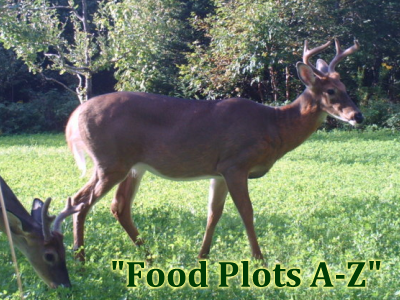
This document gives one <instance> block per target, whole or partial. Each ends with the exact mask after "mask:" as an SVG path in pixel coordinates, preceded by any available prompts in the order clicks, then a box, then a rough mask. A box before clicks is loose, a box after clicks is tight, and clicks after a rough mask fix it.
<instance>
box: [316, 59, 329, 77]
mask: <svg viewBox="0 0 400 300" xmlns="http://www.w3.org/2000/svg"><path fill="white" fill-rule="evenodd" d="M316 67H317V69H318V70H320V71H321V72H322V73H324V74H326V73H328V69H329V66H328V64H327V63H326V62H325V61H324V60H323V59H318V60H317V65H316Z"/></svg>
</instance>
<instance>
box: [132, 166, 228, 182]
mask: <svg viewBox="0 0 400 300" xmlns="http://www.w3.org/2000/svg"><path fill="white" fill-rule="evenodd" d="M145 171H149V172H150V173H152V174H154V175H157V176H159V177H161V178H165V179H170V180H175V181H190V180H200V179H211V178H217V177H220V176H221V175H219V174H206V173H204V172H203V173H198V174H196V173H195V172H188V171H185V170H182V171H180V170H179V169H174V170H168V171H166V170H159V169H156V168H155V167H153V166H150V165H148V164H144V163H138V164H136V165H134V166H133V168H132V172H134V173H136V172H139V173H144V172H145Z"/></svg>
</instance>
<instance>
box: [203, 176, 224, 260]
mask: <svg viewBox="0 0 400 300" xmlns="http://www.w3.org/2000/svg"><path fill="white" fill-rule="evenodd" d="M227 194H228V187H227V186H226V183H225V180H224V179H223V178H213V179H211V182H210V192H209V199H208V217H207V227H206V232H205V234H204V238H203V245H202V246H201V250H200V253H199V258H206V257H207V255H208V254H209V253H210V247H211V242H212V237H213V234H214V231H215V227H216V225H217V223H218V221H219V219H220V218H221V215H222V211H223V209H224V205H225V199H226V196H227Z"/></svg>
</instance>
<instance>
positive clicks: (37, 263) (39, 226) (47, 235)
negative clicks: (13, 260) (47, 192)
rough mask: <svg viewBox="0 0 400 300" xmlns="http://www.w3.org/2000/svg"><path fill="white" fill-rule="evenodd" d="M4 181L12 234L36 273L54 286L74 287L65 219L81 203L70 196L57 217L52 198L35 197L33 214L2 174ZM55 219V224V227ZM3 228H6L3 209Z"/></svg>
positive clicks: (0, 228)
mask: <svg viewBox="0 0 400 300" xmlns="http://www.w3.org/2000/svg"><path fill="white" fill-rule="evenodd" d="M0 184H1V190H2V192H3V198H4V202H5V207H6V211H7V218H8V221H9V225H10V230H11V235H12V238H13V242H14V244H15V245H16V247H17V248H18V249H19V250H20V251H21V252H22V253H23V254H24V255H25V256H26V258H27V259H28V260H29V262H30V264H31V265H32V267H33V268H34V269H35V271H36V273H37V274H38V275H39V276H40V277H41V278H42V279H43V280H44V281H45V282H46V283H47V285H48V286H50V287H51V288H56V287H58V286H64V287H70V286H71V282H70V281H69V276H68V270H67V266H66V264H65V248H64V244H63V238H64V237H63V235H62V234H61V223H62V221H63V220H64V219H65V218H66V217H67V216H69V215H71V214H73V213H75V212H77V211H78V210H79V208H80V207H79V206H76V207H73V206H71V199H68V201H67V205H66V207H65V209H64V210H63V211H62V212H61V213H60V214H59V215H58V216H57V217H55V216H49V214H48V210H49V205H50V202H51V198H48V199H47V200H46V201H45V202H42V201H41V200H39V199H35V200H33V204H32V211H31V214H29V213H28V212H27V211H26V210H25V208H24V207H23V206H22V204H21V203H20V202H19V200H18V199H17V197H16V196H15V195H14V193H13V192H12V190H11V189H10V188H9V186H8V185H7V184H6V182H5V181H4V180H3V178H1V177H0ZM53 221H54V225H53V228H51V224H52V223H53ZM0 230H2V231H5V225H4V219H3V216H2V214H1V213H0Z"/></svg>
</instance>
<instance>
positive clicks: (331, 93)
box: [326, 89, 335, 96]
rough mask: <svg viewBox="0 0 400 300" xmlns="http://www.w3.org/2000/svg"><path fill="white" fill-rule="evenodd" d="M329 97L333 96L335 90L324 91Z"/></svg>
mask: <svg viewBox="0 0 400 300" xmlns="http://www.w3.org/2000/svg"><path fill="white" fill-rule="evenodd" d="M326 92H327V93H328V94H329V95H331V96H332V95H333V94H335V90H334V89H329V90H327V91H326Z"/></svg>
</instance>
